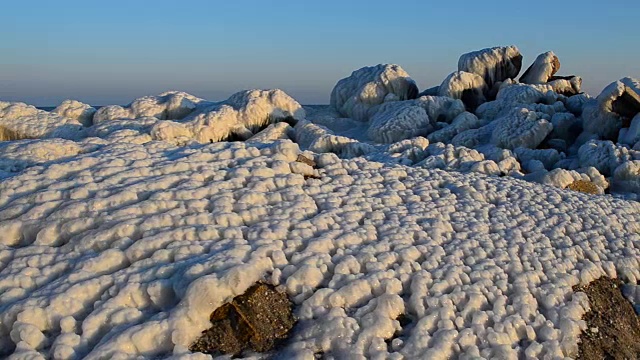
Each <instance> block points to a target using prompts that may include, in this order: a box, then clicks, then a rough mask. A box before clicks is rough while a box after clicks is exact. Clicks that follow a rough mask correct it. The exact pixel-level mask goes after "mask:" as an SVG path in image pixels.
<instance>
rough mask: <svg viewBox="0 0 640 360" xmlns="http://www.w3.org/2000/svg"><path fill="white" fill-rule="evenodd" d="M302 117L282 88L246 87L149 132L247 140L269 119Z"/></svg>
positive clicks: (167, 138) (160, 137)
mask: <svg viewBox="0 0 640 360" xmlns="http://www.w3.org/2000/svg"><path fill="white" fill-rule="evenodd" d="M304 118H305V111H304V109H303V108H302V106H301V105H300V104H299V103H298V102H297V101H295V100H294V99H293V98H292V97H290V96H289V95H287V94H286V93H285V92H284V91H282V90H279V89H275V90H247V91H241V92H238V93H236V94H234V95H232V96H231V97H230V98H229V99H227V100H225V101H223V102H221V103H216V104H212V105H209V106H206V107H203V108H201V109H198V110H197V111H194V112H193V113H191V114H190V115H189V116H187V117H185V118H184V119H182V120H180V121H162V122H159V123H158V124H156V125H154V127H153V129H152V130H151V133H152V136H153V137H154V138H155V139H157V140H164V141H171V140H172V139H178V138H183V139H184V138H187V139H194V140H195V141H197V142H200V143H208V142H217V141H221V140H230V139H240V140H247V139H249V138H250V137H252V136H253V135H255V134H256V133H258V132H259V131H261V130H262V129H264V128H266V127H267V126H269V125H270V124H272V123H277V122H279V121H290V122H295V121H297V120H301V119H304Z"/></svg>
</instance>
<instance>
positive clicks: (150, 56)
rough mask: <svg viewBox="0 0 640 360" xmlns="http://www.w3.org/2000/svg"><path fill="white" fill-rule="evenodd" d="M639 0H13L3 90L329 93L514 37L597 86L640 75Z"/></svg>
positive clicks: (33, 99) (21, 95) (50, 93)
mask: <svg viewBox="0 0 640 360" xmlns="http://www.w3.org/2000/svg"><path fill="white" fill-rule="evenodd" d="M534 4H535V5H534ZM638 14H640V1H637V0H620V1H617V2H614V3H609V4H607V3H605V2H603V1H590V0H586V1H546V0H539V1H536V2H535V3H531V2H527V3H525V2H515V1H503V0H500V1H482V2H481V1H473V2H471V1H469V2H467V1H465V2H462V1H450V0H448V1H426V0H421V1H413V0H404V1H401V2H394V3H392V2H391V1H375V0H368V1H359V0H352V1H349V0H341V1H336V0H322V1H304V0H297V1H290V0H283V1H276V0H274V1H253V0H245V1H239V0H236V1H228V2H222V1H214V0H211V1H199V0H196V1H181V2H176V1H153V2H151V1H148V2H143V1H133V0H130V1H113V0H110V1H100V2H94V1H86V0H85V1H64V0H61V1H49V0H47V1H30V0H23V1H9V0H7V1H4V2H3V9H2V11H1V12H0V100H4V101H25V102H28V103H31V104H36V105H40V106H45V105H56V104H58V103H60V102H61V101H62V100H64V99H67V98H73V99H78V100H81V101H84V102H87V103H90V104H94V105H103V104H114V103H120V104H125V103H128V102H130V101H131V100H133V99H134V98H136V97H139V96H143V95H149V94H155V93H159V92H162V91H165V90H183V91H187V92H190V93H192V94H194V95H197V96H200V97H204V98H207V99H210V100H223V99H225V98H227V97H228V96H229V95H230V94H232V93H234V92H236V91H239V90H243V89H249V88H281V89H283V90H285V91H286V92H287V93H289V94H290V95H292V96H293V97H294V98H296V99H297V100H298V101H300V102H301V103H304V104H322V103H328V101H329V93H330V92H331V89H332V87H333V85H334V84H335V83H336V82H337V81H338V80H339V79H340V78H343V77H345V76H347V75H349V74H350V73H351V72H352V71H353V70H355V69H358V68H360V67H363V66H366V65H375V64H378V63H397V64H400V65H401V66H402V67H403V68H404V69H405V70H406V71H407V72H408V73H409V74H411V76H412V77H413V78H414V79H415V80H416V81H417V83H418V86H419V88H420V89H425V88H427V87H431V86H434V85H438V84H440V82H441V81H442V80H443V79H444V78H445V77H446V76H447V75H448V74H449V73H451V72H452V71H455V70H456V66H457V60H458V57H459V56H460V54H462V53H465V52H469V51H472V50H477V49H481V48H485V47H490V46H498V45H511V44H514V45H517V46H518V47H519V48H520V50H521V52H522V53H523V55H524V66H525V67H526V66H528V65H529V64H530V62H531V61H533V59H535V57H536V56H537V55H538V54H539V53H541V52H544V51H547V50H553V51H554V52H555V53H556V54H557V55H558V56H559V58H560V61H561V63H562V68H561V70H560V74H563V75H569V74H576V75H581V76H582V77H583V78H584V82H583V87H584V88H585V90H586V91H587V92H589V93H591V94H593V95H597V93H599V91H600V90H601V89H602V88H603V87H604V86H605V85H607V84H608V83H610V82H612V81H615V80H617V79H619V78H621V77H623V76H634V77H640V56H639V55H640V37H639V35H638V25H637V23H638V20H637V16H638Z"/></svg>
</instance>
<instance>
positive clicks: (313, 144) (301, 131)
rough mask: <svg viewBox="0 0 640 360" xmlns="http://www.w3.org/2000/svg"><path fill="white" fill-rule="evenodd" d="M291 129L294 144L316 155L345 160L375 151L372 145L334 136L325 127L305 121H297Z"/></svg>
mask: <svg viewBox="0 0 640 360" xmlns="http://www.w3.org/2000/svg"><path fill="white" fill-rule="evenodd" d="M293 129H294V136H295V141H296V143H298V145H299V146H300V148H301V149H304V150H310V151H313V152H317V153H335V154H337V155H339V156H342V157H345V158H351V157H357V156H362V155H365V154H369V153H372V152H375V151H376V148H375V146H373V145H370V144H366V143H361V142H359V141H357V140H355V139H350V138H348V137H345V136H338V135H335V134H334V133H333V132H332V131H331V130H329V129H328V128H326V127H325V126H322V125H317V124H314V123H312V122H310V121H307V120H302V121H298V123H297V124H296V125H295V126H294V128H293Z"/></svg>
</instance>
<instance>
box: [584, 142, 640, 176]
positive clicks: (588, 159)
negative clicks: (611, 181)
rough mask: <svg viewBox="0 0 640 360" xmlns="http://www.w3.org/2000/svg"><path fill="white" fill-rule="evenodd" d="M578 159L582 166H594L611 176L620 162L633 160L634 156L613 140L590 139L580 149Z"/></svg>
mask: <svg viewBox="0 0 640 360" xmlns="http://www.w3.org/2000/svg"><path fill="white" fill-rule="evenodd" d="M578 159H579V161H580V167H589V166H592V167H594V168H596V169H597V170H598V171H599V172H600V173H602V174H604V175H606V176H610V175H612V174H613V172H614V170H615V169H616V168H617V167H618V166H619V165H620V164H622V163H624V162H626V161H628V160H633V156H632V154H631V153H630V151H629V149H627V148H625V147H622V146H616V144H614V143H613V142H611V141H601V140H590V141H588V142H587V143H585V144H584V145H582V146H581V147H580V149H579V150H578Z"/></svg>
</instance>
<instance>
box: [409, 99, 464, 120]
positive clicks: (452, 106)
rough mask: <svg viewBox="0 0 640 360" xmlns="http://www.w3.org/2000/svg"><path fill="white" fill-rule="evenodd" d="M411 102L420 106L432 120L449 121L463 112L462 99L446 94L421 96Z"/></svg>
mask: <svg viewBox="0 0 640 360" xmlns="http://www.w3.org/2000/svg"><path fill="white" fill-rule="evenodd" d="M413 102H414V103H415V104H416V105H418V106H421V107H422V108H423V109H424V110H425V111H426V112H427V115H429V119H430V120H431V121H433V122H444V123H451V122H452V121H453V119H455V118H456V117H457V116H458V115H460V114H462V113H463V112H465V107H464V103H463V102H462V100H459V99H452V98H450V97H446V96H421V97H419V98H417V99H416V100H413Z"/></svg>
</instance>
